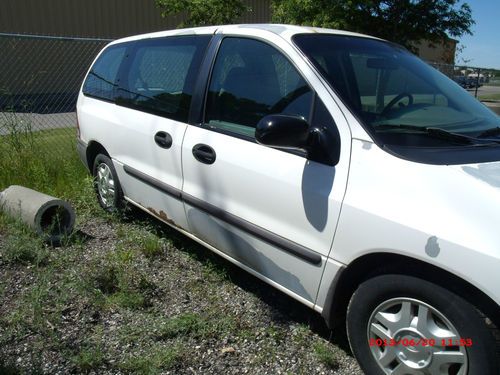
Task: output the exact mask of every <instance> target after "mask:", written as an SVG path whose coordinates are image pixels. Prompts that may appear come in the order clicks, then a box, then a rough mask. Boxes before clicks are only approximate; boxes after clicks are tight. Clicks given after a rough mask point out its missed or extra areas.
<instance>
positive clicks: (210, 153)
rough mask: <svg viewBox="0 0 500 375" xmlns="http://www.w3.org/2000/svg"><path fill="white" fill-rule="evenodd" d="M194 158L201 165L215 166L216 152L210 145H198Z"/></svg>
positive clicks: (195, 147)
mask: <svg viewBox="0 0 500 375" xmlns="http://www.w3.org/2000/svg"><path fill="white" fill-rule="evenodd" d="M193 156H194V158H195V159H196V160H198V161H199V162H200V163H204V164H213V163H214V162H215V158H216V156H217V155H216V154H215V150H214V149H213V148H212V147H210V146H209V145H205V144H203V143H198V144H197V145H195V146H194V147H193Z"/></svg>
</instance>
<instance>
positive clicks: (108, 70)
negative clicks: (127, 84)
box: [82, 44, 127, 101]
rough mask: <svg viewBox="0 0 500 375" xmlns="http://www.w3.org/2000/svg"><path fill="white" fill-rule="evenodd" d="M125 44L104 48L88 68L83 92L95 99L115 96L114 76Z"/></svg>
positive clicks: (111, 98)
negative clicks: (89, 68) (90, 67)
mask: <svg viewBox="0 0 500 375" xmlns="http://www.w3.org/2000/svg"><path fill="white" fill-rule="evenodd" d="M126 50H127V45H123V44H121V45H116V46H110V47H108V48H106V49H105V50H104V51H103V52H102V54H101V55H100V56H99V58H98V59H97V60H96V62H95V63H94V65H93V66H92V69H91V70H90V72H89V74H88V76H87V79H86V80H85V83H84V84H83V90H82V91H83V93H84V94H85V95H88V96H92V97H94V98H97V99H103V100H108V101H114V99H115V96H116V78H117V75H118V69H119V68H120V65H121V62H122V60H123V57H124V56H125V51H126Z"/></svg>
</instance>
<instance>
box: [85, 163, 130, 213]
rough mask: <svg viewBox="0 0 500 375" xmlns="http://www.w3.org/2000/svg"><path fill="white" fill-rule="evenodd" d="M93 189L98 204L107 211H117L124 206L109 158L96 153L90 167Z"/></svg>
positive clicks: (121, 193) (118, 183)
mask: <svg viewBox="0 0 500 375" xmlns="http://www.w3.org/2000/svg"><path fill="white" fill-rule="evenodd" d="M92 176H93V177H94V190H95V192H96V195H97V201H98V202H99V205H100V206H101V207H102V208H103V209H104V210H106V211H108V212H117V211H120V210H122V209H123V208H124V199H123V192H122V188H121V185H120V181H119V180H118V175H117V174H116V170H115V167H114V166H113V162H112V161H111V159H110V158H109V157H108V156H106V155H104V154H98V155H97V156H96V157H95V159H94V165H93V167H92Z"/></svg>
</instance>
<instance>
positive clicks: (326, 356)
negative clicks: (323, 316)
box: [313, 342, 339, 370]
mask: <svg viewBox="0 0 500 375" xmlns="http://www.w3.org/2000/svg"><path fill="white" fill-rule="evenodd" d="M313 349H314V354H315V355H316V357H317V358H318V360H319V361H320V362H322V363H323V364H324V365H325V366H326V367H328V368H331V369H333V370H334V369H336V368H338V367H339V354H338V353H337V352H336V351H335V350H334V349H333V348H332V346H331V345H329V344H327V343H324V342H316V343H315V344H314V345H313Z"/></svg>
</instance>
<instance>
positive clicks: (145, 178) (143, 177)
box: [123, 165, 182, 199]
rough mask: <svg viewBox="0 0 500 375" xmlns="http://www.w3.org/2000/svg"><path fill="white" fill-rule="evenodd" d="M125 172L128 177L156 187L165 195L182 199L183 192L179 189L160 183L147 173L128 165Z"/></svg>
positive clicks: (124, 167)
mask: <svg viewBox="0 0 500 375" xmlns="http://www.w3.org/2000/svg"><path fill="white" fill-rule="evenodd" d="M123 170H124V171H125V173H127V174H128V175H130V176H132V177H135V178H137V179H138V180H140V181H142V182H144V183H146V184H148V185H149V186H152V187H154V188H155V189H158V190H160V191H162V192H164V193H165V194H168V195H170V196H172V197H174V198H176V199H182V191H181V190H179V189H176V188H174V187H172V186H170V185H167V184H165V183H163V182H161V181H158V180H157V179H156V178H153V177H151V176H149V175H147V174H145V173H142V172H140V171H138V170H137V169H135V168H132V167H129V166H128V165H124V166H123Z"/></svg>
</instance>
